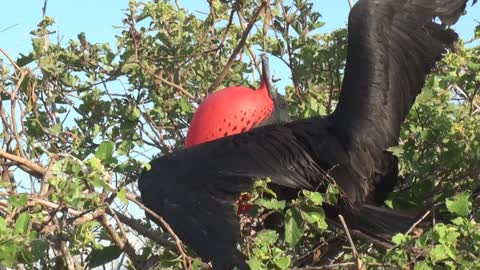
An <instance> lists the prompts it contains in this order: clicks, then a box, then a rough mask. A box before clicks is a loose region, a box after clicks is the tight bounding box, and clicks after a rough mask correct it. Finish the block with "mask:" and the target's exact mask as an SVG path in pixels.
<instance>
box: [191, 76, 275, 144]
mask: <svg viewBox="0 0 480 270" xmlns="http://www.w3.org/2000/svg"><path fill="white" fill-rule="evenodd" d="M273 110H274V102H273V100H272V99H271V98H270V94H269V91H268V87H267V84H266V83H265V82H263V80H262V84H261V85H260V87H259V88H258V89H257V90H253V89H250V88H248V87H246V86H232V87H228V88H225V89H222V90H219V91H217V92H215V93H213V94H211V95H209V96H207V97H206V98H205V100H204V101H203V102H202V103H201V104H200V106H199V107H198V109H197V111H196V112H195V115H194V116H193V119H192V122H191V124H190V128H189V129H188V133H187V138H186V141H185V147H191V146H193V145H196V144H200V143H204V142H208V141H212V140H215V139H218V138H222V137H226V136H229V135H234V134H238V133H240V132H245V131H248V130H250V129H252V128H254V127H257V126H258V125H259V124H260V123H262V122H263V121H265V120H266V119H267V118H269V116H271V115H272V112H273Z"/></svg>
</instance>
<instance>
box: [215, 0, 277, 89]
mask: <svg viewBox="0 0 480 270" xmlns="http://www.w3.org/2000/svg"><path fill="white" fill-rule="evenodd" d="M267 4H268V1H267V0H263V1H262V3H261V4H260V6H259V7H258V8H257V10H256V11H255V13H254V15H253V16H252V18H251V19H250V22H249V23H248V25H247V28H245V31H243V33H242V37H241V38H240V41H239V42H238V45H237V47H235V49H233V52H232V55H231V56H230V58H229V59H228V61H227V64H226V65H225V67H223V70H222V71H221V72H220V75H219V76H218V77H217V79H216V80H215V81H214V82H213V83H212V85H210V87H209V88H208V90H207V93H211V92H213V91H214V90H215V89H217V87H218V86H219V85H220V83H221V82H222V81H223V79H224V78H225V76H226V75H227V73H228V72H229V70H230V68H231V67H232V65H233V62H234V61H235V58H237V55H238V54H239V53H240V50H241V49H242V48H243V47H244V46H245V42H246V41H247V37H248V35H249V34H250V31H251V30H252V27H253V25H254V24H255V22H256V21H257V18H258V16H259V15H260V12H261V11H262V10H263V9H264V8H265V7H266V6H267Z"/></svg>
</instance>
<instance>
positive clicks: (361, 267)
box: [338, 215, 364, 270]
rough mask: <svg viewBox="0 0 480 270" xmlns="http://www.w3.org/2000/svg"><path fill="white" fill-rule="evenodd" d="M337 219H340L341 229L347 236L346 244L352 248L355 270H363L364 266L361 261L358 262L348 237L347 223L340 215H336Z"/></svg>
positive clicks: (358, 259)
mask: <svg viewBox="0 0 480 270" xmlns="http://www.w3.org/2000/svg"><path fill="white" fill-rule="evenodd" d="M338 218H339V219H340V222H341V223H342V225H343V229H344V230H345V233H346V234H347V238H348V242H349V243H350V246H351V247H352V255H353V259H354V262H355V267H356V269H357V270H361V269H364V265H363V263H362V261H361V260H360V258H359V257H358V251H357V249H356V248H355V245H354V243H353V240H352V236H351V235H350V231H349V230H348V226H347V223H346V222H345V219H344V218H343V216H342V215H338Z"/></svg>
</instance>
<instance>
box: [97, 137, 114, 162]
mask: <svg viewBox="0 0 480 270" xmlns="http://www.w3.org/2000/svg"><path fill="white" fill-rule="evenodd" d="M114 149H115V144H114V143H113V142H111V141H108V142H102V143H101V144H100V146H98V148H97V150H96V151H95V156H96V157H97V158H99V159H100V160H101V161H103V162H107V163H109V162H111V161H112V158H113V150H114Z"/></svg>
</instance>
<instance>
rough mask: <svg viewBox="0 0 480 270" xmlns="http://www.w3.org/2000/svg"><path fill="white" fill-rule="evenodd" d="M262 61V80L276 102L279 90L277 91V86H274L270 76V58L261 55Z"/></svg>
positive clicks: (263, 54)
mask: <svg viewBox="0 0 480 270" xmlns="http://www.w3.org/2000/svg"><path fill="white" fill-rule="evenodd" d="M260 57H261V59H262V80H263V82H264V83H265V84H266V86H267V89H268V94H269V95H270V98H271V99H273V100H275V99H276V98H277V95H278V93H277V90H276V89H275V85H273V82H272V77H271V76H270V66H269V64H268V56H267V54H265V53H262V54H261V55H260Z"/></svg>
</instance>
